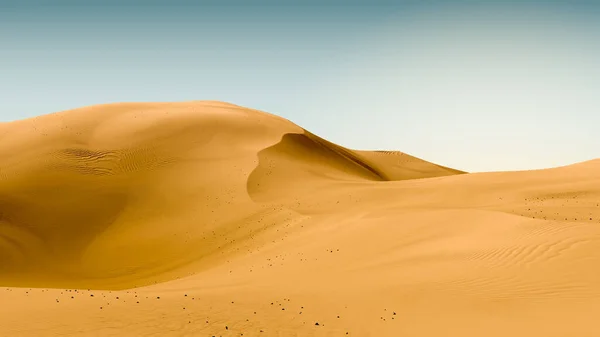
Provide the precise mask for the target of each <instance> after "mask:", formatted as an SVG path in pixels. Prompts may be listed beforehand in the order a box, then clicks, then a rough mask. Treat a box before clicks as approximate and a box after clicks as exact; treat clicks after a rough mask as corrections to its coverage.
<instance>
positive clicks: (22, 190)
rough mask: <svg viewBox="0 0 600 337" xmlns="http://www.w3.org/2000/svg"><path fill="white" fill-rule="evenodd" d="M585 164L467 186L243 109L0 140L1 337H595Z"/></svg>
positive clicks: (481, 177) (596, 254) (2, 128)
mask: <svg viewBox="0 0 600 337" xmlns="http://www.w3.org/2000/svg"><path fill="white" fill-rule="evenodd" d="M598 265H600V161H598V160H595V161H589V162H584V163H579V164H575V165H570V166H565V167H559V168H553V169H547V170H536V171H522V172H495V173H476V174H466V173H465V172H462V171H459V170H455V169H452V168H448V167H444V166H441V165H437V164H433V163H430V162H427V161H424V160H421V159H419V158H417V157H414V156H411V155H408V154H405V153H402V152H398V151H356V150H351V149H347V148H344V147H342V146H339V145H336V144H333V143H331V142H328V141H326V140H324V139H322V138H320V137H318V136H317V135H314V134H312V133H310V132H309V131H306V130H304V129H302V128H301V127H299V126H297V125H294V124H293V123H291V122H289V121H287V120H285V119H283V118H280V117H277V116H275V115H271V114H268V113H265V112H261V111H258V110H253V109H247V108H244V107H240V106H236V105H233V104H228V103H223V102H214V101H195V102H181V103H122V104H108V105H98V106H91V107H85V108H81V109H75V110H70V111H64V112H58V113H53V114H49V115H45V116H40V117H36V118H32V119H27V120H22V121H15V122H10V123H1V124H0V286H1V287H2V288H0V303H2V305H0V335H1V336H46V335H61V336H62V335H64V336H151V335H160V336H378V337H379V336H457V337H458V336H460V337H464V336H498V337H500V336H502V337H504V336H551V337H559V336H561V337H562V336H578V337H581V336H590V337H591V336H599V335H600V325H598V324H597V318H596V316H597V313H598V312H600V272H599V271H598Z"/></svg>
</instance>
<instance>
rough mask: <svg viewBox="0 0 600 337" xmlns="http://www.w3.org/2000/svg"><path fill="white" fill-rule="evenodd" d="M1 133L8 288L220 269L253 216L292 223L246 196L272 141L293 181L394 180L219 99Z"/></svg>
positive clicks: (0, 217)
mask: <svg viewBox="0 0 600 337" xmlns="http://www.w3.org/2000/svg"><path fill="white" fill-rule="evenodd" d="M0 136H1V137H2V138H1V140H2V142H1V143H0V221H1V222H0V224H1V225H0V257H1V258H2V260H1V261H2V263H0V279H3V280H5V281H6V283H7V284H14V285H19V284H21V282H25V284H27V285H31V286H49V285H57V286H58V285H66V286H75V285H80V286H100V285H103V286H110V287H128V286H136V285H141V284H144V282H145V283H148V282H150V280H152V281H158V280H165V279H169V278H173V277H177V276H181V275H182V274H181V271H182V270H183V269H185V268H184V267H186V268H189V267H190V264H200V265H201V266H195V267H193V268H192V269H191V272H195V271H197V270H201V269H202V268H204V267H206V266H208V265H210V263H217V264H218V261H219V260H220V259H222V256H224V255H225V250H227V249H231V248H232V247H233V246H236V248H238V247H237V245H241V244H245V245H252V244H253V243H252V240H253V235H254V234H255V233H257V232H260V231H263V230H264V229H265V226H264V225H263V222H261V220H263V219H273V221H274V223H275V224H277V221H278V220H279V219H281V218H282V217H283V218H285V217H289V215H288V214H287V213H289V212H290V211H289V210H286V209H271V208H270V207H266V206H264V205H258V204H256V203H255V202H253V200H252V199H251V197H250V196H249V195H248V192H247V184H248V182H247V180H248V177H249V176H250V174H251V172H252V171H253V170H255V169H256V167H257V165H258V164H259V163H258V155H257V154H258V153H259V152H260V151H262V150H263V149H265V148H268V147H270V146H273V145H274V144H280V145H275V146H279V147H281V150H280V151H278V152H277V153H276V154H274V155H273V158H274V160H276V159H278V158H279V157H281V156H283V157H285V156H287V157H289V158H291V159H292V161H293V162H292V163H291V166H293V168H294V169H296V170H298V171H300V172H305V173H316V174H320V175H325V176H331V177H332V178H333V179H336V178H344V177H352V178H356V179H363V180H384V179H389V177H388V169H387V168H386V167H385V165H382V166H381V167H380V166H379V165H378V163H377V161H376V160H370V161H364V160H363V159H362V158H361V157H360V156H358V155H357V154H355V153H354V152H352V151H350V150H346V149H344V148H342V147H340V146H337V145H334V144H331V143H328V142H326V141H324V140H322V139H320V138H318V137H316V136H313V135H311V134H309V133H305V131H304V130H303V129H301V128H299V127H298V126H296V125H294V124H292V123H291V122H289V121H287V120H284V119H281V118H279V117H276V116H274V115H270V114H267V113H263V112H259V111H255V110H251V109H245V108H241V107H238V106H235V105H231V104H226V103H220V102H187V103H157V104H133V103H129V104H111V105H100V106H92V107H87V108H82V109H76V110H72V111H65V112H60V113H55V114H50V115H46V116H41V117H37V118H33V119H27V120H23V121H17V122H13V123H10V124H8V123H7V124H3V126H2V128H0ZM282 138H283V140H282ZM423 163H426V162H423ZM429 165H430V166H432V167H433V166H434V165H433V164H429ZM261 167H262V166H261ZM289 169H290V170H289V172H287V174H288V177H289V178H290V179H296V178H300V177H294V175H293V172H292V171H291V169H292V167H290V168H289ZM285 170H288V168H286V169H285ZM274 171H276V172H278V173H279V172H280V171H282V170H279V168H274ZM284 173H286V172H284ZM265 221H266V220H265ZM209 260H214V261H212V262H209ZM195 268H199V269H195ZM178 271H179V272H180V273H179V274H178ZM186 272H187V271H186Z"/></svg>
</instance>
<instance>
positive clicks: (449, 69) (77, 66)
mask: <svg viewBox="0 0 600 337" xmlns="http://www.w3.org/2000/svg"><path fill="white" fill-rule="evenodd" d="M70 3H71V4H69V2H67V1H62V2H60V3H59V2H56V1H54V2H53V1H26V2H24V1H6V0H4V1H2V0H0V121H9V120H15V119H21V118H26V117H30V116H36V115H41V114H45V113H50V112H54V111H60V110H65V109H70V108H76V107H81V106H86V105H92V104H99V103H109V102H125V101H186V100H204V99H206V100H223V101H228V102H232V103H236V104H239V105H244V106H248V107H252V108H256V109H261V110H265V111H268V112H271V113H274V114H277V115H280V116H283V117H286V118H288V119H290V120H292V121H293V122H295V123H297V124H299V125H300V126H302V127H304V128H306V129H308V130H310V131H312V132H314V133H316V134H318V135H320V136H322V137H324V138H326V139H328V140H330V141H333V142H336V143H338V144H340V145H344V146H347V147H350V148H357V149H385V150H400V151H404V152H407V153H410V154H413V155H416V156H418V157H421V158H424V159H426V160H430V161H433V162H436V163H439V164H442V165H446V166H451V167H456V168H459V169H463V170H467V171H490V170H494V171H495V170H516V169H533V168H543V167H551V166H558V165H565V164H570V163H574V162H578V161H583V160H588V159H593V158H598V157H600V132H598V131H599V130H600V6H599V5H597V2H591V1H590V2H569V4H563V5H560V4H558V2H550V1H547V2H539V1H538V2H533V1H512V2H506V1H504V2H496V3H494V2H493V1H462V2H456V1H410V2H409V1H396V2H395V5H393V6H392V5H389V3H388V4H383V3H381V2H380V3H377V5H372V4H374V2H369V1H364V2H363V3H361V1H358V0H356V1H347V2H338V3H335V2H334V1H329V2H322V3H324V4H325V5H316V4H310V3H309V2H304V3H303V4H302V6H298V5H297V4H296V5H293V4H291V2H286V5H278V6H274V5H272V4H273V3H278V2H271V4H269V3H267V2H266V1H263V2H262V3H260V4H258V2H252V1H248V2H244V3H246V4H247V5H246V6H238V4H236V3H234V2H229V3H227V4H225V3H224V2H220V3H221V4H222V5H220V6H216V5H214V3H219V2H213V5H210V6H209V5H208V2H206V1H204V2H202V1H199V2H195V3H196V5H189V4H186V3H185V2H182V1H179V2H176V1H170V2H167V1H165V2H164V4H160V2H159V1H133V0H128V1H122V2H117V1H112V2H111V1H104V2H102V3H100V2H95V3H94V2H91V1H90V2H83V1H80V2H76V1H71V2H70ZM77 3H80V4H83V3H85V4H86V5H77V6H74V5H72V4H77ZM119 3H120V4H121V5H117V4H119ZM142 4H143V5H142ZM167 4H171V5H167ZM344 4H345V5H344ZM348 4H351V5H348ZM369 4H371V5H369ZM234 5H235V6H234Z"/></svg>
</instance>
